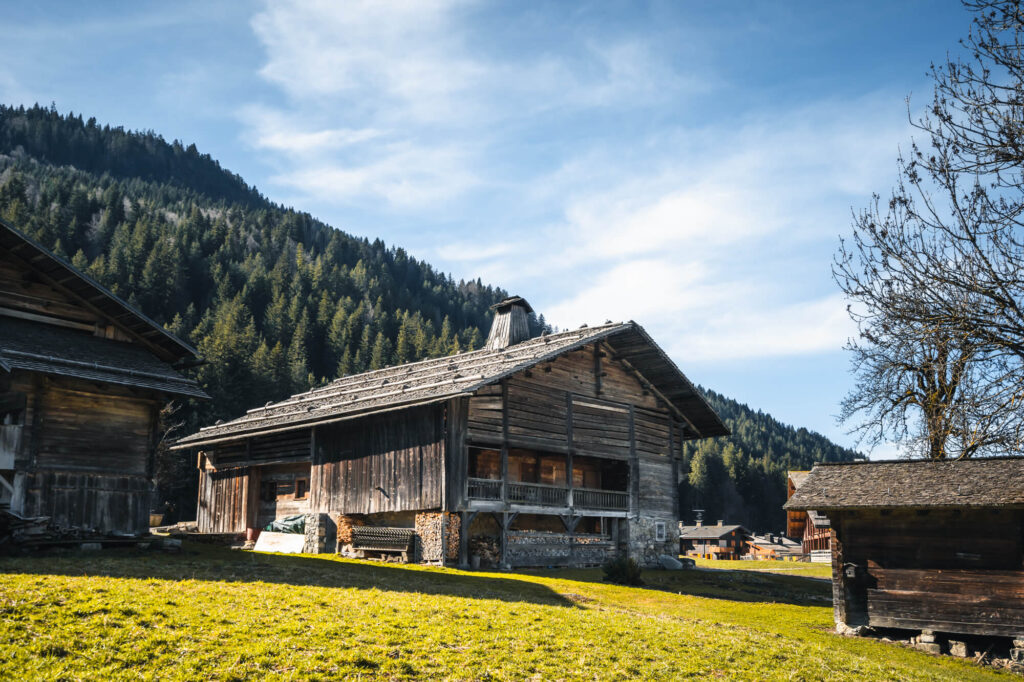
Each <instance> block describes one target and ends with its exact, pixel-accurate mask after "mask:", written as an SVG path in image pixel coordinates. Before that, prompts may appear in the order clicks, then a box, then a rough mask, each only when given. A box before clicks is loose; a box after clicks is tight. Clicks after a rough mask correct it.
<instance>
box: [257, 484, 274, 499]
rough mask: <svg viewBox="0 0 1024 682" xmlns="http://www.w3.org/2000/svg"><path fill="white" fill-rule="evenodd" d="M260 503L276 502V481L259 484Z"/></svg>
mask: <svg viewBox="0 0 1024 682" xmlns="http://www.w3.org/2000/svg"><path fill="white" fill-rule="evenodd" d="M260 501H262V502H277V481H263V482H261V483H260Z"/></svg>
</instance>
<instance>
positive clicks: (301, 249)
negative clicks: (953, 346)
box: [0, 106, 852, 528]
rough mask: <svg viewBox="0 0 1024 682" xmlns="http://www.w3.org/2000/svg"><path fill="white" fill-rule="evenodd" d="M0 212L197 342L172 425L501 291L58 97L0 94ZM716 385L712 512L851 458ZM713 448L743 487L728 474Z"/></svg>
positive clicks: (393, 356) (431, 328)
mask: <svg viewBox="0 0 1024 682" xmlns="http://www.w3.org/2000/svg"><path fill="white" fill-rule="evenodd" d="M0 217H2V218H4V219H6V220H8V221H9V222H11V223H12V224H13V225H15V226H17V227H18V228H19V229H22V230H24V231H25V232H27V233H28V234H29V235H30V236H32V237H34V238H36V239H38V240H39V241H40V242H42V243H43V244H44V245H45V246H47V247H49V248H52V249H53V250H55V251H56V252H57V253H58V254H59V255H62V256H63V257H65V258H67V259H69V260H70V261H71V262H72V263H74V265H76V266H77V267H79V268H81V269H82V270H84V271H86V272H88V273H89V274H90V275H92V276H93V277H95V278H96V279H97V280H99V281H100V282H101V283H103V284H105V285H106V286H108V287H110V288H111V289H112V290H113V291H114V292H116V293H118V294H119V295H121V296H123V297H124V298H126V299H127V300H129V301H131V302H132V303H135V304H137V305H138V306H139V307H141V308H142V309H143V310H144V311H145V312H146V314H147V315H149V316H150V317H152V318H153V319H155V320H156V321H158V322H160V323H161V324H164V325H166V326H167V327H168V328H169V329H171V330H172V331H174V332H175V333H176V334H179V335H180V336H181V337H183V338H185V339H187V340H189V341H190V342H191V343H193V344H194V345H196V347H197V348H198V349H199V351H200V353H201V354H202V355H203V356H204V357H205V358H206V359H207V364H206V365H204V366H203V367H201V368H199V370H197V378H198V379H199V381H200V382H201V383H202V385H203V386H204V388H205V389H206V390H207V392H209V393H210V395H212V396H213V398H214V399H213V401H211V402H209V403H202V404H194V405H186V406H184V407H183V408H182V409H180V410H179V411H178V412H177V413H176V414H175V415H173V416H172V417H169V419H168V423H172V422H173V423H181V424H182V426H181V427H179V429H178V431H177V433H179V434H180V433H184V432H188V431H191V430H194V429H195V428H196V427H197V426H198V425H200V424H208V423H211V422H213V421H215V420H217V419H229V418H233V417H235V416H238V415H239V414H241V413H243V412H244V411H245V410H246V409H248V408H250V407H252V406H253V405H260V404H263V403H265V402H267V401H270V400H279V399H282V398H284V397H286V396H288V395H291V394H292V393H295V392H298V391H304V390H307V389H308V388H310V387H311V386H313V385H316V384H318V383H320V382H322V381H324V380H326V379H333V378H335V377H337V376H340V375H343V374H348V373H353V372H360V371H363V370H367V369H376V368H379V367H383V366H385V365H389V364H397V363H402V362H407V361H412V360H419V359H422V358H425V357H434V356H439V355H446V354H449V353H452V352H456V351H458V350H460V349H466V348H477V347H479V346H480V345H481V343H482V341H483V339H484V338H486V334H487V330H488V327H489V322H490V312H489V310H488V307H489V306H490V305H491V304H492V303H494V302H496V301H498V300H500V299H501V298H502V297H504V296H505V292H504V291H503V290H501V289H499V288H496V287H493V286H488V285H485V284H483V283H482V282H481V281H480V280H476V281H469V282H463V281H460V282H456V281H454V280H453V279H452V278H451V277H450V276H447V275H445V274H443V273H439V272H437V271H436V270H434V269H433V268H432V267H431V266H430V265H429V264H427V263H424V262H422V261H418V260H416V259H414V258H411V257H410V256H409V255H408V254H407V253H406V252H405V251H404V250H402V249H401V248H397V247H388V246H386V245H385V244H384V243H383V242H382V241H380V240H375V241H373V242H370V241H369V240H366V239H357V238H355V237H352V236H351V235H348V234H346V233H344V232H342V231H339V230H337V229H334V228H332V227H330V226H328V225H326V224H324V223H322V222H320V221H318V220H316V219H314V218H312V217H311V216H310V215H309V214H306V213H302V212H299V211H296V210H293V209H289V208H284V207H282V206H278V205H276V204H273V203H272V202H270V201H268V200H267V199H265V198H264V197H263V196H262V195H260V194H259V192H258V191H257V190H256V189H255V188H252V187H250V186H248V185H247V184H246V183H245V181H244V180H242V179H241V178H240V177H238V176H237V175H235V174H233V173H231V172H229V171H227V170H225V169H223V168H221V166H220V164H218V163H217V161H215V160H214V159H212V158H210V157H209V156H208V155H204V154H201V153H200V152H199V151H198V150H197V149H196V147H195V146H194V145H187V146H186V145H184V144H182V143H180V142H178V141H174V142H167V141H165V140H164V139H163V138H161V137H159V136H158V135H157V134H155V133H152V132H148V133H138V132H127V131H124V130H123V129H121V128H111V127H109V126H101V125H99V124H97V123H96V121H95V120H94V119H88V120H83V118H82V117H81V116H73V115H62V114H60V113H58V112H57V111H55V110H54V109H52V108H43V107H38V106H37V107H31V108H24V107H17V108H15V107H5V106H0ZM533 323H534V326H535V328H536V330H537V331H539V329H540V328H541V327H543V326H544V320H543V316H540V317H539V318H538V319H536V320H534V321H533ZM709 398H710V399H711V401H712V405H714V406H715V408H716V409H718V410H719V412H720V414H722V416H723V417H724V418H725V419H726V423H727V424H729V426H730V428H731V429H732V430H733V433H734V434H735V435H734V436H733V438H732V439H731V441H729V442H732V443H733V444H734V445H736V447H737V448H738V450H739V451H742V453H743V455H744V456H743V457H742V458H740V459H741V460H742V461H743V462H745V464H743V467H739V465H738V464H737V462H738V461H740V460H737V459H736V457H734V456H733V455H731V454H729V452H731V451H727V449H725V443H724V441H716V442H714V443H708V444H705V445H704V446H702V447H701V449H699V450H696V451H690V452H688V460H693V462H694V463H695V466H696V470H697V471H698V473H699V472H700V471H703V470H704V468H706V467H704V464H707V463H709V467H710V468H709V469H708V471H709V473H708V475H707V476H703V475H702V474H701V475H698V476H696V477H695V478H694V485H693V486H689V485H687V486H684V494H685V495H686V496H687V497H686V498H685V499H684V505H683V507H682V508H683V509H684V510H689V509H692V508H694V506H693V505H694V500H695V498H694V495H695V494H696V495H699V496H701V497H700V499H699V500H697V501H699V502H700V504H703V505H704V506H705V507H707V508H708V509H709V512H710V515H712V516H713V515H714V514H715V512H714V511H713V510H715V509H716V506H715V505H716V504H718V507H717V508H722V509H723V510H725V509H726V507H725V504H726V503H728V504H730V505H732V507H733V510H732V511H734V512H735V513H737V514H743V515H744V516H743V518H744V519H745V520H746V519H749V521H748V522H750V523H753V524H754V525H755V527H758V528H760V527H763V526H764V524H763V523H761V520H762V519H763V520H764V523H768V522H769V521H772V522H773V523H774V519H776V517H778V516H779V514H780V512H779V510H778V506H779V504H781V501H780V500H781V499H783V498H784V478H783V477H784V472H785V469H786V468H787V467H790V466H792V465H793V463H797V465H798V466H799V468H807V467H809V466H810V463H811V462H812V461H819V460H822V459H842V458H846V457H850V456H852V453H849V451H841V450H840V449H837V448H836V447H835V446H834V445H832V444H831V443H829V442H828V441H827V440H825V439H824V438H822V437H820V436H816V435H815V434H807V432H806V431H802V430H801V431H797V430H795V429H792V428H790V427H785V426H783V425H781V424H779V423H778V422H775V421H774V420H772V419H771V418H769V417H765V416H764V415H760V414H759V413H757V415H755V413H754V412H753V411H752V410H750V409H749V408H745V406H740V405H738V404H737V403H735V402H733V401H729V400H728V399H726V398H723V397H721V396H718V395H717V394H714V393H709ZM751 424H752V426H751ZM787 429H788V430H787ZM801 434H803V435H801ZM701 453H703V454H701ZM161 462H162V466H163V469H161V471H160V479H161V484H162V494H163V495H164V496H165V497H177V498H180V499H181V500H182V501H183V506H184V507H185V509H183V513H185V514H186V515H187V514H188V513H189V512H188V511H186V510H187V509H188V508H189V506H190V505H191V504H194V500H195V494H194V490H193V489H192V486H193V485H194V481H195V479H194V476H195V472H194V467H193V465H192V463H191V462H188V461H185V460H183V459H174V458H170V459H166V458H165V459H162V460H161ZM716 462H726V468H727V469H728V471H729V472H730V478H729V480H731V481H733V485H734V487H735V489H736V490H735V491H730V490H726V491H725V493H722V492H721V491H719V490H718V488H721V487H722V486H721V485H720V484H722V483H727V482H725V481H718V482H717V483H716V481H717V480H718V479H716V478H715V476H716V475H719V474H720V471H719V470H720V469H721V468H722V467H718V466H717V465H716ZM741 468H742V471H741ZM780 472H781V473H780ZM733 474H735V475H733ZM701 476H703V478H702V477H701ZM691 477H692V478H693V476H691ZM181 481H184V482H185V483H184V485H176V484H177V482H181ZM171 482H174V484H175V485H172V484H171ZM722 495H724V497H722V502H721V504H719V503H718V502H716V499H717V498H716V496H722ZM736 495H741V496H742V499H740V500H739V503H737V498H736ZM737 510H738V511H737ZM730 518H732V515H730Z"/></svg>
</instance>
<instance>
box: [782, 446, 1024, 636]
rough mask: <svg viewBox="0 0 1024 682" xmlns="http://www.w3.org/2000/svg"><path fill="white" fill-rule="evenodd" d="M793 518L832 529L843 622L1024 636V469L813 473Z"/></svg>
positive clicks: (829, 468) (976, 466) (903, 466)
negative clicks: (822, 520)
mask: <svg viewBox="0 0 1024 682" xmlns="http://www.w3.org/2000/svg"><path fill="white" fill-rule="evenodd" d="M786 508H787V509H797V510H799V509H809V508H814V509H816V510H819V511H821V512H825V513H827V514H828V517H829V519H831V522H832V575H833V592H834V607H835V619H836V623H837V624H842V625H845V626H849V627H857V626H861V625H866V626H871V627H884V628H902V629H908V630H929V631H933V632H939V633H949V634H967V635H992V636H1005V637H1018V638H1024V459H1022V458H993V459H978V460H965V461H957V462H930V461H920V462H906V461H901V462H865V463H856V464H843V465H816V466H815V468H814V469H812V471H811V472H810V474H809V476H808V477H807V480H806V481H805V482H804V483H803V484H802V485H801V486H800V489H799V490H798V491H797V493H796V494H795V495H794V496H793V497H792V498H791V499H790V500H789V502H787V504H786Z"/></svg>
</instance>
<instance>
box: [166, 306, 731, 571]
mask: <svg viewBox="0 0 1024 682" xmlns="http://www.w3.org/2000/svg"><path fill="white" fill-rule="evenodd" d="M527 310H528V306H527V304H526V303H525V301H522V299H518V298H516V299H509V300H508V301H505V302H503V304H501V305H499V306H498V309H497V311H496V315H495V322H494V327H493V329H492V332H491V335H490V337H489V339H488V347H485V348H484V349H482V350H480V351H475V352H471V353H464V354H460V355H457V356H452V357H449V358H440V359H437V360H428V361H424V362H421V363H413V364H410V365H404V366H401V367H394V368H389V369H385V370H379V371H376V372H369V373H366V374H362V375H357V376H353V377H345V378H343V379H339V380H338V381H336V382H333V383H332V384H329V385H328V386H326V387H323V388H320V389H316V390H314V391H310V392H309V393H306V394H300V395H297V396H293V397H292V398H290V399H289V400H286V401H283V402H281V403H277V404H275V405H270V406H267V407H266V408H258V409H256V410H251V411H250V412H249V413H248V414H247V415H246V416H244V417H242V418H240V419H237V420H235V421H233V422H227V423H225V424H223V425H219V426H214V427H208V428H206V429H203V430H201V431H200V432H199V433H198V434H195V435H193V436H190V437H188V438H185V439H183V440H182V441H181V442H180V443H179V444H177V445H176V446H175V447H180V448H195V449H197V450H200V451H201V452H202V455H201V461H202V466H201V476H202V479H203V484H202V491H203V492H202V493H201V495H200V515H199V525H200V529H201V530H203V531H208V532H214V531H223V530H232V531H241V530H243V529H245V528H253V524H256V523H257V521H258V519H257V518H256V511H255V508H254V507H252V506H251V505H250V506H248V507H247V506H246V505H245V499H246V495H249V496H250V497H251V494H252V493H251V492H247V491H251V490H252V489H254V486H255V484H254V483H253V480H254V479H255V477H257V476H259V471H260V470H261V469H264V468H265V466H267V464H268V463H270V462H273V463H275V464H281V463H283V462H291V463H294V464H296V465H300V464H301V465H302V466H306V467H308V474H309V481H310V501H309V509H310V511H312V512H315V513H324V514H331V515H343V516H359V517H360V522H366V523H373V522H375V520H380V522H381V523H382V524H383V523H390V524H402V523H404V524H407V525H409V526H411V525H412V524H413V522H414V518H413V516H414V515H415V514H416V513H419V514H421V515H422V514H423V513H426V512H430V513H437V514H439V515H440V514H441V513H442V512H447V513H454V514H456V515H458V519H459V526H458V529H457V534H458V536H459V544H458V547H459V555H460V556H459V557H458V558H459V560H460V561H461V562H462V563H465V562H467V561H468V556H469V553H470V546H471V545H472V544H475V543H476V541H477V540H479V539H480V538H490V539H493V540H494V541H495V543H496V544H497V545H498V548H497V550H496V551H497V553H498V554H499V555H500V557H501V563H504V564H510V565H526V564H527V563H533V564H536V563H540V564H542V565H549V564H559V563H563V564H565V563H581V562H584V561H590V562H591V563H597V562H598V561H597V559H596V557H599V556H605V555H607V554H609V553H614V552H616V551H619V550H620V549H622V550H626V549H628V550H629V551H630V552H632V553H633V554H635V555H637V556H640V557H641V559H643V560H644V561H646V562H648V563H650V562H652V561H656V559H657V554H659V553H670V554H674V553H675V543H676V538H675V537H674V536H675V533H674V526H675V523H676V519H677V517H678V499H677V497H678V492H677V490H678V488H677V484H678V479H679V457H680V456H681V448H682V443H683V441H684V440H686V439H690V438H699V437H707V436H713V435H721V434H724V433H727V431H726V430H725V428H724V426H722V424H721V422H720V421H719V420H718V417H717V416H716V415H715V414H714V412H713V411H711V409H710V408H709V407H708V406H707V404H706V403H705V402H704V401H703V399H702V398H700V396H699V395H698V394H697V393H696V391H695V389H694V388H693V386H692V385H691V384H690V383H689V382H688V381H687V380H686V378H685V377H684V376H683V375H682V374H681V373H680V372H679V370H678V369H677V368H676V367H675V366H674V365H673V364H672V363H671V361H669V360H668V358H667V357H665V356H664V353H662V352H661V351H660V349H658V348H657V346H656V345H654V343H653V341H651V340H650V338H649V337H647V335H646V334H645V333H644V332H643V330H642V329H640V328H639V327H638V326H637V325H635V324H634V323H627V324H609V325H604V326H602V327H595V328H592V329H591V328H584V329H580V330H576V331H572V332H564V333H561V334H553V335H549V336H545V337H539V338H534V339H527V338H523V339H521V340H518V341H517V339H518V338H519V335H522V334H523V333H524V332H523V330H524V329H525V326H524V325H525V316H526V312H527ZM286 443H287V445H286ZM228 470H232V471H235V472H236V473H235V474H230V475H229V474H227V473H226V472H227V471H228ZM244 477H247V478H248V479H249V482H248V483H245V482H240V481H239V480H238V479H240V478H244ZM229 481H230V482H229ZM221 499H226V500H227V501H226V502H218V500H221ZM239 510H242V511H241V512H240V511H239ZM403 514H404V516H403ZM416 523H422V517H421V518H420V520H419V521H417V522H416ZM256 527H257V528H258V527H259V526H256ZM453 532H456V531H453ZM446 533H447V531H445V532H441V533H439V535H440V536H445V535H446ZM481 542H482V540H481ZM542 546H544V547H546V549H544V550H542V549H541V547H542Z"/></svg>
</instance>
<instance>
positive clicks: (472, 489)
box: [469, 478, 501, 500]
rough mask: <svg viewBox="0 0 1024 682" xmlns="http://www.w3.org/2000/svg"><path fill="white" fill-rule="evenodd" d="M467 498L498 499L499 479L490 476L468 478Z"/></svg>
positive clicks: (499, 494)
mask: <svg viewBox="0 0 1024 682" xmlns="http://www.w3.org/2000/svg"><path fill="white" fill-rule="evenodd" d="M469 499H471V500H500V499H501V481H496V480H494V479H492V478H471V479H469Z"/></svg>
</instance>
